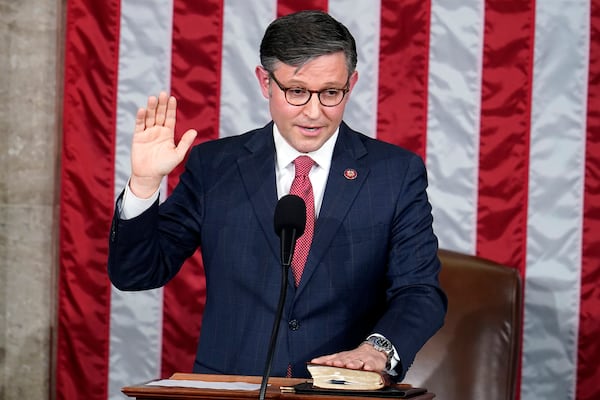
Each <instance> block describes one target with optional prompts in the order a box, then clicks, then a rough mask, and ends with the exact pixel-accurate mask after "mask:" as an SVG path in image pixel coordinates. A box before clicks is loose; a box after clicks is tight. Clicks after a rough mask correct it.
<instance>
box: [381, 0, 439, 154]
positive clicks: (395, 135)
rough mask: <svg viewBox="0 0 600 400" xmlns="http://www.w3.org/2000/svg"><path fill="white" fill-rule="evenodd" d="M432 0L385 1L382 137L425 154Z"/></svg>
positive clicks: (383, 9)
mask: <svg viewBox="0 0 600 400" xmlns="http://www.w3.org/2000/svg"><path fill="white" fill-rule="evenodd" d="M430 15H431V3H430V1H429V0H414V1H403V2H398V1H395V0H383V1H382V2H381V28H380V44H379V94H378V96H379V98H378V107H377V108H378V115H377V138H378V139H381V140H384V141H386V142H390V143H394V144H397V145H399V146H403V147H405V148H407V149H410V150H412V151H414V152H416V153H417V154H419V155H420V156H421V157H422V158H423V159H425V151H426V144H427V87H428V86H427V80H428V73H429V61H428V58H429V24H430Z"/></svg>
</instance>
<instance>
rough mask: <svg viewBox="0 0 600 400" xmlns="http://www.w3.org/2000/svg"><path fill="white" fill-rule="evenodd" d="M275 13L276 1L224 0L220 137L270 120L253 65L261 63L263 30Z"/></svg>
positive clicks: (241, 131) (267, 107) (234, 133)
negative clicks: (260, 50) (242, 0)
mask: <svg viewBox="0 0 600 400" xmlns="http://www.w3.org/2000/svg"><path fill="white" fill-rule="evenodd" d="M276 15H277V1H276V0H269V1H260V2H251V1H248V2H246V1H244V2H241V1H232V0H227V1H225V4H224V10H223V44H222V45H223V49H222V52H223V56H222V66H221V96H220V97H221V103H220V116H219V120H220V122H219V124H220V128H219V137H224V136H232V135H238V134H240V133H243V132H245V131H247V130H249V129H254V128H257V127H259V126H263V125H264V124H266V123H267V122H269V121H270V120H271V117H270V116H269V106H268V103H267V100H266V99H265V98H264V97H263V96H262V93H261V91H260V87H259V84H258V80H257V79H256V76H255V74H254V68H255V67H256V66H257V65H260V57H259V48H260V42H261V39H262V36H263V33H264V30H265V28H266V27H267V25H269V24H270V23H271V22H272V21H273V20H274V19H275V17H276ZM240 110H244V112H240Z"/></svg>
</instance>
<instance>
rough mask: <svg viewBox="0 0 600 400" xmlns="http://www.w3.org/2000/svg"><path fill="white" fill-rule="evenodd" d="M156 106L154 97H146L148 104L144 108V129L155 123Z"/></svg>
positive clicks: (156, 102) (156, 100) (156, 101)
mask: <svg viewBox="0 0 600 400" xmlns="http://www.w3.org/2000/svg"><path fill="white" fill-rule="evenodd" d="M157 105H158V99H157V98H156V96H150V97H148V104H147V106H146V117H145V123H146V128H148V127H151V126H154V124H155V123H156V106H157Z"/></svg>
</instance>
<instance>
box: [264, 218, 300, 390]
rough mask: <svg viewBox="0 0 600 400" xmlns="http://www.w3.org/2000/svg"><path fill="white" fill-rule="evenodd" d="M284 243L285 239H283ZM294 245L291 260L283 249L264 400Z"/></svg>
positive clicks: (293, 238)
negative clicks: (277, 302)
mask: <svg viewBox="0 0 600 400" xmlns="http://www.w3.org/2000/svg"><path fill="white" fill-rule="evenodd" d="M282 235H285V230H284V231H283V232H282ZM295 236H296V230H295V229H294V230H292V243H293V244H295V242H296V238H295ZM281 242H282V243H284V242H285V240H283V239H282V241H281ZM294 247H295V246H294V245H292V249H291V254H290V255H289V260H286V258H287V257H285V256H284V252H283V249H282V256H281V260H282V261H281V266H282V268H283V270H282V274H281V289H280V291H279V304H278V305H277V314H275V321H274V323H273V330H272V331H271V341H270V342H269V353H268V354H267V364H266V365H265V371H264V372H263V376H262V382H261V384H260V392H259V395H258V398H259V399H260V400H264V398H265V394H266V392H267V382H268V380H269V375H270V374H271V364H272V363H273V354H274V353H275V343H276V342H277V334H278V332H279V325H280V322H281V315H282V314H283V305H284V304H285V297H286V293H287V280H288V273H289V267H290V264H291V263H292V256H293V254H294Z"/></svg>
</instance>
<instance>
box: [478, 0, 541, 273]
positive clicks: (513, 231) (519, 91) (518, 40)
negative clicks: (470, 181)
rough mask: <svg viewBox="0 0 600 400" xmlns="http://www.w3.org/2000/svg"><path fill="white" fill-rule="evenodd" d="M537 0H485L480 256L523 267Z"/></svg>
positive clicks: (525, 241) (479, 209)
mask: <svg viewBox="0 0 600 400" xmlns="http://www.w3.org/2000/svg"><path fill="white" fill-rule="evenodd" d="M533 45H534V1H533V0H531V1H523V2H506V1H504V0H493V1H491V0H490V1H487V2H486V12H485V37H484V46H483V77H482V85H481V86H482V87H481V121H480V123H481V132H480V148H479V182H478V184H479V199H478V209H477V214H478V219H477V254H479V255H482V256H484V257H487V258H490V259H492V260H495V261H497V262H500V263H502V264H505V265H511V266H513V267H517V268H519V270H520V271H521V275H524V268H525V261H526V243H527V197H528V183H527V182H528V174H529V133H530V128H529V121H530V114H531V101H530V100H531V80H532V75H533V70H532V65H533Z"/></svg>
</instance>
